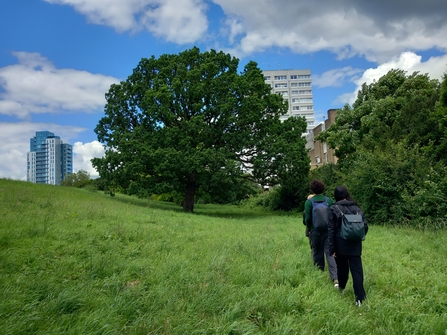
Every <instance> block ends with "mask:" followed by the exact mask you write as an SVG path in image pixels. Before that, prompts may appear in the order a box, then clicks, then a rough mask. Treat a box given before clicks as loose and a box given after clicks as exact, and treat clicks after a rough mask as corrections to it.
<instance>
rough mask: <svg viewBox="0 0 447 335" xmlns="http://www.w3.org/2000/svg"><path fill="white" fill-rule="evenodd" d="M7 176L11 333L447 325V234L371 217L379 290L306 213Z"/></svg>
mask: <svg viewBox="0 0 447 335" xmlns="http://www.w3.org/2000/svg"><path fill="white" fill-rule="evenodd" d="M180 210H181V209H180V208H178V207H176V206H174V205H171V204H167V203H154V202H148V201H146V200H139V199H135V198H131V197H125V196H116V197H115V198H111V197H109V196H106V195H104V194H102V193H100V192H90V191H87V190H81V189H73V188H64V187H56V186H49V185H34V184H30V183H25V182H19V181H11V180H4V179H0V294H1V295H0V334H73V335H74V334H76V335H78V334H443V335H444V334H446V331H447V261H446V256H447V232H446V231H437V232H432V231H416V230H412V229H406V228H405V229H404V228H390V227H381V226H372V227H371V229H370V233H369V234H368V236H367V239H366V241H365V242H364V255H363V261H364V268H365V269H364V270H365V288H366V291H367V294H368V299H367V300H366V301H365V304H364V305H363V306H362V307H361V308H357V307H355V306H354V294H353V290H352V286H351V285H352V281H351V280H350V281H349V283H348V287H347V289H346V291H345V293H344V294H340V293H339V292H338V291H336V290H335V289H334V288H333V286H332V284H331V282H330V280H329V274H328V272H327V271H325V272H320V271H318V270H317V269H315V268H314V267H313V265H312V260H311V256H310V248H309V243H308V241H307V239H306V237H305V236H304V226H303V225H302V219H301V216H286V215H275V214H272V213H265V212H262V211H259V212H256V211H251V212H250V211H248V210H244V209H241V208H238V207H233V206H210V205H197V206H196V208H195V210H196V213H194V214H187V213H183V212H181V211H180Z"/></svg>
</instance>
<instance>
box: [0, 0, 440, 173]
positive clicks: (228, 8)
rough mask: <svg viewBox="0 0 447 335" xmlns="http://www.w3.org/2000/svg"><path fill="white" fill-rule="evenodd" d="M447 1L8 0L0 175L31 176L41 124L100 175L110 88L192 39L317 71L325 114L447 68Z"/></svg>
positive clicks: (0, 86) (0, 76)
mask: <svg viewBox="0 0 447 335" xmlns="http://www.w3.org/2000/svg"><path fill="white" fill-rule="evenodd" d="M446 13H447V1H445V0H430V1H425V2H421V1H419V0H376V1H356V0H337V1H334V0H320V1H310V0H309V1H300V0H296V1H289V0H243V1H241V0H0V143H1V145H0V177H2V178H11V179H20V180H25V179H26V153H27V151H28V150H29V139H30V138H31V137H33V136H34V135H35V132H36V131H42V130H48V131H52V132H54V133H55V134H56V135H59V136H60V137H61V138H62V140H63V141H64V142H66V143H70V144H72V145H73V149H74V155H75V157H74V170H75V171H78V170H80V169H83V170H86V171H88V172H89V173H90V174H91V175H92V176H96V175H97V173H96V171H94V170H93V168H92V167H91V164H90V159H91V158H92V157H99V156H101V155H102V154H103V148H102V145H101V143H99V142H98V141H97V137H96V134H95V133H94V128H95V126H96V125H97V123H98V121H99V120H100V119H101V117H102V116H103V115H104V114H103V109H104V105H105V99H104V94H105V93H106V92H107V91H108V88H109V87H110V85H111V84H112V83H115V82H119V81H121V80H125V79H126V78H127V76H129V75H130V74H131V72H132V70H133V68H134V67H136V65H137V64H138V62H139V61H140V59H141V58H144V57H151V56H152V55H154V56H155V57H157V56H159V55H161V54H165V53H179V52H181V51H183V50H185V49H189V48H191V47H193V46H197V47H199V48H200V49H201V50H202V51H205V50H208V49H216V50H223V51H225V52H228V53H231V54H232V55H233V56H236V57H238V58H239V59H240V67H241V69H242V68H243V66H244V65H245V64H246V63H247V62H248V61H250V60H253V61H256V62H257V63H258V65H259V67H260V68H261V69H263V70H270V69H310V70H311V71H312V80H313V96H314V109H315V114H316V119H317V121H322V120H323V116H325V115H326V112H327V110H328V109H330V108H338V107H342V106H343V105H344V104H346V103H349V104H350V103H352V102H353V99H355V96H356V91H357V88H358V87H359V85H361V84H362V83H364V82H366V83H371V82H372V81H373V80H377V79H378V78H380V77H381V76H382V75H384V74H385V73H386V72H388V71H389V70H390V69H392V68H401V69H404V70H406V71H408V72H409V73H412V72H413V71H420V72H422V73H428V74H429V75H430V77H432V78H437V79H440V78H441V76H442V74H443V73H445V72H447V38H446V36H447V20H446V19H445V18H446Z"/></svg>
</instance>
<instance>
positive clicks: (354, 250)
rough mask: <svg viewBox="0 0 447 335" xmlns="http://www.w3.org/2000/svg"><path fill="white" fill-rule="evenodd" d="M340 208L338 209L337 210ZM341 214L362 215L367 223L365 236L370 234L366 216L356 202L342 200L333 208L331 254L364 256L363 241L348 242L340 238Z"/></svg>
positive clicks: (329, 238)
mask: <svg viewBox="0 0 447 335" xmlns="http://www.w3.org/2000/svg"><path fill="white" fill-rule="evenodd" d="M337 207H338V208H337ZM339 209H340V210H341V212H343V213H345V214H360V215H361V216H362V217H363V220H364V222H365V235H366V234H367V233H368V225H367V223H366V220H365V214H364V213H363V211H362V209H361V208H360V207H359V206H358V205H357V203H356V202H354V201H350V200H340V201H337V202H336V203H335V204H334V205H332V206H331V208H330V210H331V213H332V215H331V216H330V218H329V227H328V242H329V253H330V254H331V255H332V254H334V252H335V253H336V254H338V255H346V256H360V255H361V254H362V241H347V240H344V239H342V238H341V237H340V227H341V219H342V215H341V213H340V210H339Z"/></svg>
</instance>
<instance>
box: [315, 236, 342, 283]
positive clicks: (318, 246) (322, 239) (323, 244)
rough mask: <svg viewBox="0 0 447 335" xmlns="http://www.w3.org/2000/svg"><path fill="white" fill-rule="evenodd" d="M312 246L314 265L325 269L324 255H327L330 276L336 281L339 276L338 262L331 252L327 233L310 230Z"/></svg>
mask: <svg viewBox="0 0 447 335" xmlns="http://www.w3.org/2000/svg"><path fill="white" fill-rule="evenodd" d="M309 237H310V246H311V248H312V258H313V261H314V265H315V266H317V267H318V268H319V269H320V270H322V271H324V257H325V255H326V261H327V265H328V268H329V276H330V277H331V280H332V281H334V280H335V279H337V278H338V276H337V264H336V263H335V259H334V257H332V255H330V254H329V242H328V235H327V233H323V234H320V233H317V232H316V231H312V232H310V236H309Z"/></svg>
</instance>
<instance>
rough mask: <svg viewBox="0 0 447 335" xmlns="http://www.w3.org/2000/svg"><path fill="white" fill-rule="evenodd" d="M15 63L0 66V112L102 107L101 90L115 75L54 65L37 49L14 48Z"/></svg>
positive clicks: (25, 113)
mask: <svg viewBox="0 0 447 335" xmlns="http://www.w3.org/2000/svg"><path fill="white" fill-rule="evenodd" d="M14 55H15V56H16V57H17V59H18V64H15V65H10V66H6V67H3V68H0V88H2V89H3V92H1V91H0V114H6V115H10V116H16V117H18V118H21V119H26V118H28V117H29V115H30V114H32V113H36V114H40V113H60V112H63V111H66V112H67V111H68V112H74V111H76V112H92V111H97V110H99V109H101V108H103V107H104V105H105V98H104V94H105V92H107V91H108V90H109V87H110V85H111V84H112V83H114V82H118V79H116V78H113V77H109V76H104V75H101V74H92V73H89V72H87V71H77V70H73V69H56V68H55V67H54V65H53V64H52V63H51V62H50V61H49V60H47V59H46V58H45V57H43V56H41V55H40V54H38V53H27V52H15V53H14Z"/></svg>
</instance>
